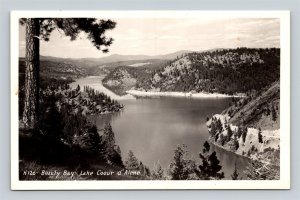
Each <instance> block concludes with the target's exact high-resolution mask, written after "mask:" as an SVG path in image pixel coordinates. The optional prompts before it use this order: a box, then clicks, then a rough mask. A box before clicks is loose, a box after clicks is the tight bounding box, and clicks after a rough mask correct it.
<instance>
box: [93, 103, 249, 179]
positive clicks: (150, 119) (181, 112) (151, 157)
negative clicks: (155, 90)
mask: <svg viewBox="0 0 300 200" xmlns="http://www.w3.org/2000/svg"><path fill="white" fill-rule="evenodd" d="M229 101H230V100H229V99H224V98H223V99H221V98H210V99H190V98H181V97H160V98H148V99H136V100H121V103H122V104H124V105H125V109H124V110H123V111H122V112H120V113H114V114H106V115H102V116H97V117H94V119H93V120H95V122H96V124H97V126H98V128H100V129H101V128H103V126H104V123H105V122H110V123H111V124H112V127H113V131H114V133H115V137H116V142H117V144H118V145H119V146H120V148H121V151H122V158H123V160H124V159H125V158H126V157H127V153H128V151H129V150H132V151H133V152H134V154H135V155H136V157H138V159H139V160H141V161H142V162H143V163H144V164H146V165H147V166H149V167H151V168H152V167H153V165H154V163H157V162H158V161H159V162H160V164H161V165H162V166H163V167H164V168H167V167H168V166H169V164H170V163H171V162H172V159H173V155H174V149H175V148H176V147H177V145H178V144H185V145H187V150H188V151H189V155H190V156H192V157H194V158H195V160H196V161H197V162H199V163H200V159H199V156H198V154H199V152H200V151H202V148H203V143H204V142H205V141H206V140H207V139H208V131H207V128H206V125H205V123H206V117H207V116H211V115H212V114H214V113H220V112H221V111H222V110H223V109H224V108H226V107H227V106H228V103H229ZM211 149H212V150H215V151H216V152H217V156H218V158H219V160H220V161H221V165H222V166H223V169H222V170H223V172H224V173H225V176H226V177H230V175H231V174H232V172H233V169H234V164H235V163H236V164H237V166H238V170H239V171H240V175H242V171H243V170H244V169H245V167H246V166H247V165H248V159H245V158H243V157H241V156H237V155H235V154H233V153H230V152H227V151H225V150H223V149H220V148H217V147H214V146H213V145H211Z"/></svg>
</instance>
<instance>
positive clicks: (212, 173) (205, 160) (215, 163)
mask: <svg viewBox="0 0 300 200" xmlns="http://www.w3.org/2000/svg"><path fill="white" fill-rule="evenodd" d="M208 149H209V148H207V146H206V147H204V149H203V150H202V152H203V154H201V153H200V154H199V156H200V158H201V160H202V164H201V165H199V167H198V168H199V169H196V170H195V172H196V175H197V176H198V177H199V178H200V179H204V180H210V179H223V178H224V173H223V172H220V171H221V169H222V166H221V165H220V161H219V160H218V158H217V155H216V152H215V151H214V152H212V153H211V154H209V151H207V150H208Z"/></svg>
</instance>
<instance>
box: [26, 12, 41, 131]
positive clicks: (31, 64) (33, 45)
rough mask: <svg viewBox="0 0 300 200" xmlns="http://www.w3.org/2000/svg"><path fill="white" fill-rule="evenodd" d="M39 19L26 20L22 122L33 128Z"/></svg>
mask: <svg viewBox="0 0 300 200" xmlns="http://www.w3.org/2000/svg"><path fill="white" fill-rule="evenodd" d="M39 35H40V24H39V19H31V18H29V19H27V21H26V66H25V87H24V88H25V99H24V112H23V123H24V125H25V127H26V128H31V129H32V128H35V127H36V125H37V123H38V116H39V67H40V58H39V56H40V55H39V53H40V41H39Z"/></svg>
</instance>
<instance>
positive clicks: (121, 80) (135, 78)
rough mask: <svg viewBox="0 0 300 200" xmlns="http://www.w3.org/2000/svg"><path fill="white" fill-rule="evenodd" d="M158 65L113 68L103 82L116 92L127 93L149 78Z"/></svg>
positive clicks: (119, 93)
mask: <svg viewBox="0 0 300 200" xmlns="http://www.w3.org/2000/svg"><path fill="white" fill-rule="evenodd" d="M163 63H164V62H163ZM158 67H159V65H154V66H153V64H150V65H149V64H146V65H145V66H139V67H133V66H119V67H116V68H114V69H113V70H111V72H110V73H108V74H107V76H106V77H105V78H104V79H103V81H102V83H103V85H104V86H105V87H106V88H108V89H110V90H112V91H113V92H115V93H116V94H118V95H125V94H126V91H127V90H130V89H131V88H134V87H138V86H139V84H140V83H141V82H143V81H144V80H149V79H150V78H151V76H152V74H153V72H154V71H155V69H157V68H158ZM106 69H107V68H106Z"/></svg>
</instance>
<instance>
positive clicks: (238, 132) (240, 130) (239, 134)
mask: <svg viewBox="0 0 300 200" xmlns="http://www.w3.org/2000/svg"><path fill="white" fill-rule="evenodd" d="M236 134H237V137H238V138H240V137H241V136H242V134H243V131H242V128H241V127H238V129H237V133H236Z"/></svg>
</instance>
